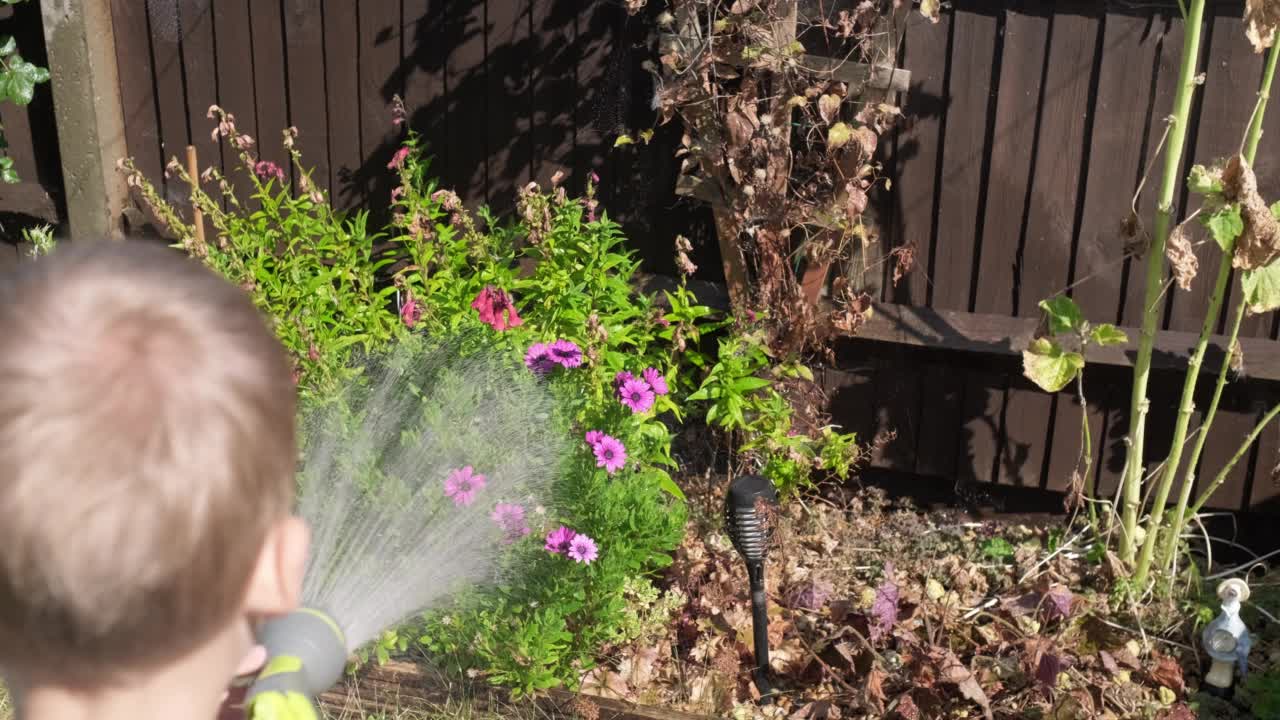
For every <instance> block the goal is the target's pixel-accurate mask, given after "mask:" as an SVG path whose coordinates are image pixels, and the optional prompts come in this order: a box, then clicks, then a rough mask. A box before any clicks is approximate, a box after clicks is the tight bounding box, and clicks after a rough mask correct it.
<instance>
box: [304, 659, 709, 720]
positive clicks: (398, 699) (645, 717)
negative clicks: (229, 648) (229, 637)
mask: <svg viewBox="0 0 1280 720" xmlns="http://www.w3.org/2000/svg"><path fill="white" fill-rule="evenodd" d="M466 698H467V701H468V702H469V704H470V707H471V709H472V711H473V712H474V711H481V712H483V711H490V712H500V711H501V710H502V708H504V707H506V706H509V705H510V703H511V701H510V700H509V698H508V696H507V693H506V692H504V691H503V690H501V689H499V688H481V689H480V690H479V692H476V693H474V694H469V695H467V696H466ZM579 698H584V699H586V700H589V701H590V702H591V704H592V705H594V706H595V707H596V708H597V709H598V710H599V711H600V714H599V720H710V718H707V717H704V716H701V715H690V714H689V713H683V712H679V711H677V710H669V709H665V708H658V707H646V706H641V705H633V704H631V703H627V702H622V701H620V700H612V699H609V698H602V697H596V696H594V695H578V694H575V693H571V692H566V691H564V690H549V691H546V692H544V693H542V694H540V695H538V696H536V697H534V698H532V699H531V700H530V701H529V702H531V703H532V704H534V705H536V706H537V708H538V709H539V710H541V711H542V712H543V713H545V714H546V715H547V716H548V717H550V718H576V717H579V714H578V713H577V712H575V710H574V706H575V705H576V704H577V703H578V700H579ZM459 699H460V697H459V693H458V692H457V689H454V690H451V689H450V688H448V687H444V686H443V685H442V684H441V683H439V682H437V681H435V680H434V679H432V678H430V677H428V675H427V674H426V673H424V672H423V671H422V668H421V667H419V666H418V665H415V664H413V663H410V662H405V661H402V660H393V661H390V662H388V663H386V664H384V665H369V666H368V667H366V668H364V669H363V670H361V671H360V672H359V673H358V674H357V675H356V677H355V678H350V679H348V680H347V681H346V682H345V683H344V685H343V686H342V687H340V688H339V689H336V690H332V691H330V692H327V693H325V694H323V695H321V696H320V698H319V700H320V705H321V706H322V707H323V708H324V709H326V710H328V711H329V712H330V713H333V714H336V715H337V716H339V717H344V716H349V714H350V713H361V714H367V713H393V712H395V711H397V710H415V709H416V710H429V709H433V708H440V707H444V706H448V705H450V703H457V702H458V701H459Z"/></svg>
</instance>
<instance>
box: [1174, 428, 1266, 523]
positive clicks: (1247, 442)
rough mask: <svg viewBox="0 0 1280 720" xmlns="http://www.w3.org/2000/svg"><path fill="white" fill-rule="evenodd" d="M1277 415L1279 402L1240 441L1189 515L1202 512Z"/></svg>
mask: <svg viewBox="0 0 1280 720" xmlns="http://www.w3.org/2000/svg"><path fill="white" fill-rule="evenodd" d="M1276 415H1280V404H1277V405H1276V406H1275V407H1273V408H1271V409H1270V410H1269V411H1267V414H1266V415H1264V416H1262V420H1260V421H1258V424H1257V425H1255V426H1254V428H1253V431H1252V432H1250V433H1249V436H1248V437H1246V438H1245V439H1244V442H1242V443H1240V448H1239V449H1238V450H1236V454H1235V455H1232V456H1231V459H1230V460H1228V461H1227V464H1226V465H1224V466H1223V467H1222V469H1221V470H1219V471H1218V474H1217V475H1216V476H1215V477H1214V478H1213V482H1211V483H1209V487H1207V488H1205V489H1204V492H1202V493H1200V497H1198V498H1196V501H1195V504H1193V505H1192V506H1191V507H1190V508H1189V509H1188V510H1187V517H1195V515H1196V513H1198V512H1200V508H1202V507H1204V504H1205V503H1206V502H1208V501H1209V498H1210V497H1212V496H1213V493H1214V492H1215V491H1217V489H1218V488H1219V487H1220V486H1221V485H1222V483H1224V482H1226V480H1227V475H1228V474H1229V473H1230V472H1231V469H1232V468H1234V467H1235V466H1236V463H1238V462H1240V458H1242V457H1244V456H1245V453H1247V452H1249V447H1250V446H1251V445H1253V442H1254V441H1255V440H1257V439H1258V436H1259V435H1261V434H1262V431H1263V430H1265V429H1266V427H1267V425H1268V424H1269V423H1270V422H1271V421H1272V420H1274V419H1275V417H1276Z"/></svg>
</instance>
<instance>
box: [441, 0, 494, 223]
mask: <svg viewBox="0 0 1280 720" xmlns="http://www.w3.org/2000/svg"><path fill="white" fill-rule="evenodd" d="M449 14H450V18H449V23H450V25H451V27H453V28H454V33H453V34H452V37H450V39H449V40H450V50H449V66H448V75H447V79H446V81H445V82H446V83H447V84H448V86H449V110H448V112H449V141H448V142H449V172H448V174H447V175H446V177H447V179H448V181H449V183H450V184H452V185H453V187H454V189H456V190H457V191H458V195H459V196H461V198H462V200H463V201H464V202H465V203H466V204H467V205H468V206H470V207H475V206H478V205H480V204H482V203H484V201H485V182H486V177H485V175H486V172H487V166H486V164H485V158H486V156H487V151H488V148H487V147H486V141H487V139H488V138H487V137H486V136H485V133H484V132H483V131H482V129H483V128H484V127H485V111H486V110H485V105H486V102H487V97H486V96H485V64H484V51H485V48H484V42H485V0H454V2H452V3H451V4H450V5H449Z"/></svg>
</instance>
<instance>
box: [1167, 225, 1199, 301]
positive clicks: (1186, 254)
mask: <svg viewBox="0 0 1280 720" xmlns="http://www.w3.org/2000/svg"><path fill="white" fill-rule="evenodd" d="M1164 254H1165V257H1167V258H1169V265H1170V266H1172V268H1173V277H1174V280H1176V281H1177V283H1178V287H1180V288H1182V289H1183V290H1190V289H1191V281H1192V280H1194V279H1195V277H1196V272H1198V271H1199V269H1200V261H1199V260H1198V259H1197V258H1196V253H1195V250H1193V249H1192V248H1191V239H1190V238H1189V237H1187V231H1186V230H1185V228H1184V226H1183V225H1178V226H1177V227H1175V228H1174V229H1173V230H1172V232H1170V233H1169V240H1168V242H1167V243H1166V244H1165V247H1164Z"/></svg>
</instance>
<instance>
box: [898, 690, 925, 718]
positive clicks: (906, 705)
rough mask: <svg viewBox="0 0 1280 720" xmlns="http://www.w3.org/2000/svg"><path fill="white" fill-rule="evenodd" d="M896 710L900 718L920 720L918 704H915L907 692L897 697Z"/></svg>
mask: <svg viewBox="0 0 1280 720" xmlns="http://www.w3.org/2000/svg"><path fill="white" fill-rule="evenodd" d="M896 710H897V713H898V717H900V718H902V720H920V706H918V705H916V701H915V700H912V699H911V695H909V694H908V695H903V696H902V697H901V698H899V699H898V707H897V708H896Z"/></svg>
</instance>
